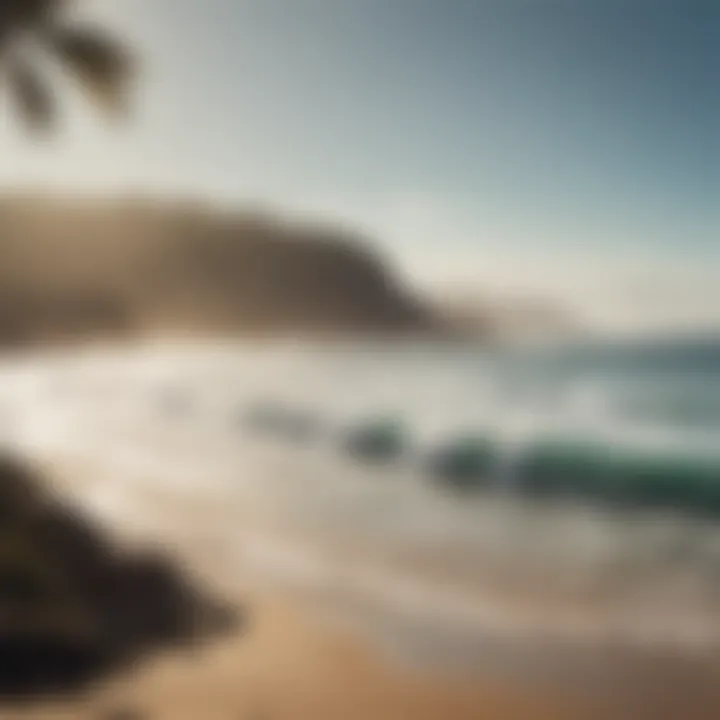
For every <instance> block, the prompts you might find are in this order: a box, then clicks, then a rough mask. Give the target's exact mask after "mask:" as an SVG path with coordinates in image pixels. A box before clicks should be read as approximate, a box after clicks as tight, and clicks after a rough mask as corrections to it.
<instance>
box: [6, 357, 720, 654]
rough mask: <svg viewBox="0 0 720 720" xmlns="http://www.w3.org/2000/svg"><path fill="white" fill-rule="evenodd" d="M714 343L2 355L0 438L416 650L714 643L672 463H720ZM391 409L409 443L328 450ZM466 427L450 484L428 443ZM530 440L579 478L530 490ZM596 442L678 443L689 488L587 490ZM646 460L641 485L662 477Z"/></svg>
mask: <svg viewBox="0 0 720 720" xmlns="http://www.w3.org/2000/svg"><path fill="white" fill-rule="evenodd" d="M718 356H720V355H718ZM683 357H685V358H689V360H687V362H685V363H684V362H683ZM712 357H713V356H712V353H710V351H709V350H707V349H706V350H705V351H704V352H700V351H699V350H698V349H697V348H696V347H693V348H690V349H688V348H686V349H685V355H683V352H681V350H677V349H676V350H675V351H674V354H673V353H671V352H670V351H669V350H668V349H667V348H662V349H661V350H658V349H657V348H649V349H647V348H646V349H642V351H641V349H638V348H603V349H602V351H600V350H598V349H595V350H593V351H592V352H590V351H583V352H579V351H577V350H574V351H568V350H565V351H562V352H560V351H551V350H546V351H544V352H542V353H540V352H537V353H535V354H532V353H529V352H525V353H524V354H523V353H515V354H512V353H506V354H498V353H496V354H490V353H487V352H483V351H480V350H479V349H472V348H467V347H465V348H462V349H460V348H449V347H437V346H435V347H432V346H420V345H416V346H410V345H407V346H404V347H388V346H384V347H381V346H343V347H339V346H335V347H319V346H315V347H307V346H303V345H300V344H297V345H293V346H288V345H275V346H264V347H259V346H255V347H251V346H243V345H224V346H223V345H217V346H209V345H205V346H194V347H193V346H184V347H181V346H174V347H170V346H155V347H150V346H148V347H143V348H135V349H125V350H118V349H116V350H107V351H102V350H93V351H87V352H85V353H82V354H79V353H68V354H67V355H62V354H56V355H55V356H53V357H49V356H46V357H32V356H28V357H25V358H22V357H19V358H15V359H13V360H7V361H6V362H5V363H4V365H3V366H2V368H0V420H2V423H3V424H2V434H1V435H2V438H3V439H4V441H5V442H6V443H7V444H9V445H11V446H15V447H22V448H24V449H25V450H27V451H29V452H32V453H35V454H38V455H41V456H43V457H48V458H52V457H53V456H63V457H68V456H71V457H77V458H79V459H82V460H84V461H86V462H87V463H88V466H89V467H92V468H93V469H94V472H96V474H97V475H98V476H102V478H103V482H100V483H98V484H97V485H96V487H95V488H94V489H93V490H92V491H90V492H89V493H88V495H87V496H86V497H85V498H84V502H85V503H86V504H89V505H91V506H92V507H93V508H94V510H95V511H96V512H98V513H100V514H105V515H107V516H108V517H111V518H115V519H118V518H121V519H123V521H126V522H132V523H134V524H136V525H138V526H142V525H143V524H144V525H145V526H146V527H147V528H148V529H150V530H154V531H156V532H160V531H161V530H162V528H164V527H166V528H167V531H168V532H169V533H171V534H172V533H175V535H176V536H177V535H179V534H184V535H185V536H187V537H191V536H194V535H198V536H200V535H202V536H203V537H205V538H207V539H208V540H211V541H212V542H214V543H216V544H217V546H218V547H220V548H222V551H223V552H224V553H226V555H227V557H229V558H230V560H231V565H234V566H236V567H237V572H238V576H242V575H243V573H247V572H248V570H249V569H252V570H253V571H254V572H255V573H256V574H257V575H258V576H262V577H264V578H267V579H271V580H272V581H274V582H281V583H284V584H286V585H288V586H293V587H296V588H300V589H302V590H303V591H305V592H310V593H316V594H317V593H320V594H322V595H323V596H324V597H325V598H333V599H334V602H335V603H336V606H338V607H342V608H345V609H346V610H349V609H352V613H351V614H354V616H355V617H356V618H358V617H364V618H365V619H366V620H367V621H368V622H370V623H371V624H374V625H375V626H376V627H382V628H387V626H388V624H390V625H391V626H392V627H393V628H395V630H396V636H397V637H396V639H401V638H405V639H406V640H408V641H411V643H410V644H414V645H418V644H420V645H422V644H423V642H422V638H423V637H424V638H426V639H428V642H429V643H430V645H431V646H433V647H438V642H437V638H439V637H442V638H445V640H446V642H445V644H444V646H445V647H446V648H447V647H454V648H455V649H456V650H457V654H458V656H462V655H466V656H468V657H470V656H473V653H472V652H471V650H472V648H473V647H477V648H487V647H488V641H489V640H492V639H494V640H498V639H500V640H502V639H503V638H505V639H513V641H515V642H517V641H526V640H529V639H531V638H532V639H533V641H534V642H541V643H550V642H555V643H559V644H582V645H586V646H597V647H600V646H603V647H607V646H613V645H618V644H626V645H628V646H634V647H650V646H652V647H654V646H658V647H665V648H667V647H670V648H684V649H688V650H693V651H707V650H708V649H715V648H717V647H718V646H719V645H720V613H719V612H718V610H719V608H720V526H719V525H718V521H717V520H716V517H715V516H714V514H713V513H703V512H698V510H702V509H703V502H704V500H703V498H705V497H707V495H704V496H702V497H700V496H699V495H698V491H697V488H696V487H694V486H693V485H692V481H690V480H686V475H683V473H686V472H688V473H689V471H687V467H691V466H693V464H694V463H696V462H697V461H698V459H702V461H703V463H706V464H707V463H709V464H710V467H711V470H710V471H709V475H708V477H709V478H710V479H709V480H708V482H710V483H712V482H715V480H714V477H715V476H714V475H713V472H715V471H714V470H713V469H712V468H714V467H715V466H714V465H713V463H715V462H718V465H717V467H719V468H720V454H719V453H718V448H720V443H718V442H717V441H718V439H720V365H717V367H716V365H715V364H714V363H713V362H711V361H710V360H711V359H712ZM709 358H710V359H709ZM699 359H700V360H702V362H700V361H699ZM258 403H260V404H262V405H264V406H266V407H274V408H276V409H277V408H279V409H282V410H283V411H288V410H298V411H302V413H305V414H308V416H309V417H310V418H315V419H317V420H318V421H319V424H318V427H319V428H320V430H319V431H318V432H317V433H313V434H310V435H308V436H304V435H300V436H294V435H292V433H291V434H288V433H283V432H280V431H278V432H273V430H272V428H270V430H269V431H268V430H267V429H265V430H263V431H260V432H258V431H257V429H255V430H253V428H248V427H246V426H245V425H243V422H242V421H239V420H238V418H241V417H242V414H243V413H244V412H245V411H247V410H248V408H252V407H253V406H256V405H257V404H258ZM384 418H393V419H396V420H398V422H401V423H402V424H403V425H404V426H405V427H406V428H407V431H408V435H409V437H410V438H411V441H412V442H411V444H410V447H409V448H408V450H407V452H404V453H403V454H402V455H401V456H400V457H398V458H395V459H394V460H393V461H392V462H387V463H379V464H378V463H373V462H363V461H362V458H360V459H358V458H356V457H350V456H348V455H347V454H346V453H345V452H344V451H343V438H344V437H345V433H346V432H347V430H348V428H351V427H357V425H358V423H363V422H366V421H368V420H378V421H380V420H381V419H384ZM467 434H470V435H472V436H474V437H479V438H484V439H489V441H490V446H491V447H492V448H493V452H494V455H493V463H492V468H491V471H490V472H489V473H487V476H486V477H483V478H482V479H481V480H479V482H478V485H479V486H482V489H478V491H477V492H465V493H462V494H458V493H454V492H452V491H451V490H450V489H448V487H447V486H446V485H445V484H443V483H442V482H440V483H438V482H431V481H430V479H429V478H428V476H427V473H425V472H423V460H424V458H425V456H426V454H427V453H428V452H431V451H432V450H433V449H434V448H436V447H439V446H442V445H443V443H446V442H447V441H449V440H452V439H453V438H458V437H462V436H465V435H467ZM538 443H546V444H547V443H551V444H553V443H554V445H553V447H555V448H557V447H560V448H561V449H562V450H563V452H566V451H567V449H568V448H569V449H573V453H574V454H573V463H574V464H568V462H566V460H563V462H564V463H565V464H564V465H562V467H561V470H562V472H563V473H565V474H566V475H567V474H568V473H570V475H569V484H570V485H571V486H572V487H573V490H574V491H573V492H569V493H568V492H560V493H554V492H553V493H550V494H549V496H543V497H542V499H539V498H538V497H534V496H531V495H527V494H524V493H523V492H521V490H522V486H523V483H524V482H526V478H527V472H528V471H527V468H526V467H525V466H524V465H523V461H524V460H526V459H527V458H528V457H529V456H530V453H531V450H532V448H533V447H536V446H537V444H538ZM587 443H590V444H591V445H592V446H593V447H598V446H599V447H602V448H610V449H611V450H612V455H613V458H615V457H623V458H624V457H626V456H627V455H628V453H629V454H630V455H633V456H635V455H637V456H641V457H643V458H646V459H647V458H650V459H651V460H652V462H653V463H655V467H667V466H668V465H669V463H670V459H668V458H671V459H676V458H682V463H684V464H682V463H681V464H680V466H679V469H678V470H677V472H675V475H674V476H673V478H672V479H671V480H672V482H673V483H675V484H676V485H677V482H678V481H677V477H676V476H677V473H680V475H681V477H680V485H679V486H680V489H681V490H682V491H683V492H682V493H681V494H680V496H679V497H680V500H679V501H678V502H676V496H675V495H674V496H673V497H672V502H670V503H665V504H664V506H660V507H654V506H652V505H653V503H648V507H645V506H644V501H645V499H647V498H649V499H652V497H651V496H652V493H650V494H648V493H647V492H645V491H644V490H643V493H645V494H642V493H641V494H640V496H639V497H638V496H637V492H635V494H634V495H633V502H632V503H624V502H617V497H615V498H614V500H615V502H610V503H608V502H604V500H606V498H603V497H600V495H602V493H600V494H598V493H597V492H596V490H597V486H598V485H600V486H602V487H605V486H606V485H607V483H608V482H611V481H612V482H616V477H617V473H618V472H620V471H618V470H617V464H615V465H613V466H612V468H613V472H614V473H615V475H612V473H611V474H609V475H608V474H605V475H603V474H599V475H597V476H594V475H592V473H593V472H596V470H592V468H591V465H590V460H592V458H590V460H588V459H587V458H586V457H585V456H584V455H583V454H582V452H581V453H580V458H579V461H578V459H577V457H576V455H577V453H576V452H575V450H577V448H584V447H585V445H584V444H587ZM566 454H567V453H566ZM563 457H565V456H563ZM586 460H587V464H586V465H583V463H584V462H586ZM673 461H675V460H673ZM593 462H594V461H593ZM623 467H624V466H623ZM568 468H569V469H568ZM557 472H558V469H557V466H554V467H553V473H555V474H554V475H553V477H556V476H557ZM622 472H625V471H624V470H623V471H622ZM643 472H644V474H641V475H640V476H638V477H640V479H641V481H642V482H643V483H645V485H647V484H648V482H649V483H650V484H652V482H653V479H654V478H655V477H658V476H657V475H656V474H655V475H653V472H655V471H654V470H653V472H650V473H649V475H648V472H647V471H646V470H643ZM576 475H577V477H576ZM591 476H592V477H593V478H594V480H593V482H594V483H595V485H594V486H592V487H591V485H592V483H590V482H589V478H590V477H591ZM622 477H623V482H624V481H625V479H626V478H625V475H623V476H622ZM648 477H649V480H648ZM687 477H688V478H689V477H691V476H690V474H688V475H687ZM706 479H707V478H706V475H702V482H703V483H705V482H706ZM564 482H565V484H566V485H567V484H568V478H564ZM629 482H630V483H631V484H632V483H636V485H635V487H637V486H638V484H637V483H639V482H640V481H636V480H635V478H634V476H633V477H631V478H630V481H629ZM662 482H666V480H662ZM717 483H718V486H719V487H720V476H719V477H718V479H717ZM623 488H624V486H623ZM621 489H622V488H621ZM700 489H701V490H703V492H707V489H706V488H705V486H703V487H702V488H700ZM711 489H712V488H711ZM623 492H625V490H623ZM713 492H714V489H713ZM151 497H152V498H155V500H154V501H150V500H149V499H148V498H151ZM623 497H624V496H622V497H621V498H620V499H621V500H622V498H623ZM688 497H689V498H691V501H688V500H687V498H688ZM158 498H160V499H158ZM163 498H164V499H163ZM180 501H182V502H185V503H186V504H188V505H189V506H190V508H191V512H190V513H185V514H183V515H182V517H180V516H179V515H175V514H173V512H171V510H170V508H171V506H172V502H180ZM203 503H204V504H205V505H207V507H208V508H211V509H210V510H207V511H206V512H204V513H201V511H200V508H201V506H203ZM193 507H195V508H196V510H197V512H196V513H195V514H194V515H193V513H192V508H193ZM201 518H202V519H201ZM173 524H174V525H173ZM430 638H434V639H433V640H432V642H430V641H429V639H430ZM453 638H455V639H454V640H453ZM448 652H449V651H448ZM450 654H452V653H450Z"/></svg>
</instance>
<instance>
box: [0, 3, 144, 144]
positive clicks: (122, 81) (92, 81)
mask: <svg viewBox="0 0 720 720" xmlns="http://www.w3.org/2000/svg"><path fill="white" fill-rule="evenodd" d="M72 4H73V3H72V2H71V1H70V0H0V69H1V70H2V72H3V75H4V79H5V81H6V87H7V89H8V91H9V95H10V98H11V100H12V101H13V102H14V104H15V106H16V108H17V110H18V114H19V116H20V119H21V120H22V122H23V123H24V125H25V126H26V127H27V128H28V129H29V130H31V131H36V132H39V131H47V130H50V129H52V128H53V127H54V126H55V124H56V120H57V117H58V113H57V103H56V99H55V96H54V93H53V91H52V87H53V86H52V83H51V82H49V80H50V79H49V78H46V77H45V74H44V73H43V72H42V71H41V66H42V63H40V62H36V63H34V62H33V60H38V61H39V60H41V59H46V58H44V57H40V56H49V58H50V59H51V60H52V61H54V62H57V64H58V65H59V66H60V67H61V68H62V69H63V70H65V71H67V72H68V73H69V74H70V75H71V76H73V77H74V78H75V79H76V80H77V81H78V82H79V84H80V87H81V88H82V89H83V90H84V91H85V94H86V95H87V96H88V97H89V98H90V100H91V101H92V102H93V103H94V104H95V105H96V106H97V108H98V109H100V110H101V111H104V112H105V113H106V114H107V115H109V116H111V117H121V116H123V115H124V114H125V112H126V111H127V109H128V104H129V103H128V101H129V96H130V92H129V90H130V85H131V82H132V79H133V77H134V62H133V59H132V57H131V54H130V52H129V51H128V49H127V47H126V46H125V45H123V43H121V42H119V41H118V40H116V39H114V38H112V37H111V36H110V35H109V34H107V33H106V32H105V31H103V30H102V29H100V28H95V27H84V26H79V27H78V26H76V25H74V24H72V23H71V22H69V21H70V18H69V15H68V12H67V10H68V8H69V6H70V5H72ZM34 55H36V56H37V57H33V56H34Z"/></svg>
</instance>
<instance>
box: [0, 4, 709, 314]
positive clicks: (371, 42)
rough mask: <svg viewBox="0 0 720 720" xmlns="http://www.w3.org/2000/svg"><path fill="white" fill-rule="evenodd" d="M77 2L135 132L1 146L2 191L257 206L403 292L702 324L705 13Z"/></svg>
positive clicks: (88, 125) (79, 112) (81, 121)
mask: <svg viewBox="0 0 720 720" xmlns="http://www.w3.org/2000/svg"><path fill="white" fill-rule="evenodd" d="M85 4H86V6H87V7H86V12H87V15H88V16H94V17H98V18H100V19H102V20H104V21H106V22H108V23H110V24H112V26H113V27H116V28H117V29H118V30H119V31H121V32H122V33H123V34H124V35H126V36H127V37H128V38H129V39H130V40H131V41H132V42H134V43H135V45H136V46H137V47H138V48H139V50H140V52H141V54H142V56H143V58H144V61H145V73H144V76H143V78H142V85H141V88H140V93H141V95H140V98H139V101H138V103H137V117H136V120H135V122H134V124H133V125H132V126H131V127H128V128H126V129H124V130H122V131H115V130H112V131H111V130H107V129H104V128H102V127H101V126H99V125H98V124H97V123H95V122H94V121H93V119H92V118H91V116H90V115H89V114H88V113H87V112H86V111H85V108H84V107H82V105H81V104H79V103H77V104H76V103H74V102H73V103H71V107H70V108H69V109H70V115H69V120H68V125H67V127H66V128H65V132H64V133H63V135H62V136H61V137H60V138H59V139H58V140H57V141H55V142H53V143H52V144H51V145H44V146H39V147H36V146H32V145H31V144H30V143H29V142H28V141H26V140H24V139H23V137H22V134H21V133H19V131H18V130H17V129H15V128H14V127H12V126H9V127H6V130H5V131H3V133H1V134H0V153H2V155H3V157H4V158H5V160H4V162H3V163H2V167H0V182H2V183H3V184H12V185H18V184H22V185H25V184H36V185H41V186H46V187H47V186H51V187H62V188H67V187H73V188H77V189H79V190H82V191H87V190H89V189H97V190H99V191H100V192H113V191H116V190H118V189H120V190H125V189H133V188H138V187H140V188H151V189H156V190H160V191H167V190H170V191H178V190H180V191H183V192H188V193H197V194H201V195H207V196H211V197H217V198H222V199H223V200H231V201H236V200H239V201H261V202H265V203H269V204H271V205H273V206H277V207H280V208H286V209H288V210H292V211H299V212H305V213H309V214H322V215H325V216H328V217H331V218H338V219H341V220H346V221H349V222H351V223H353V224H355V225H357V226H358V227H360V228H361V229H362V230H364V231H365V232H367V233H368V234H369V235H371V236H372V237H373V239H374V240H375V241H376V242H378V243H379V244H380V245H381V246H382V248H383V250H384V251H385V252H387V253H389V254H390V255H391V257H393V259H395V260H396V261H397V262H398V263H399V264H400V265H401V266H402V268H404V269H405V271H406V272H407V273H408V275H409V276H410V277H411V278H412V279H413V280H415V281H416V282H419V283H422V284H424V285H426V286H432V287H443V288H448V287H454V288H455V289H462V290H463V291H465V290H466V289H467V290H468V291H469V292H474V291H478V292H480V293H482V292H483V291H484V292H486V293H491V294H492V293H501V294H502V293H507V294H518V293H523V294H530V295H533V294H535V295H548V296H557V297H558V298H559V299H560V300H563V301H570V302H573V303H575V304H579V305H578V306H581V305H582V306H583V309H586V308H585V307H584V306H587V310H588V311H589V312H590V313H595V314H597V315H598V316H600V315H603V313H604V314H605V315H607V316H608V317H610V315H613V313H614V314H615V315H618V316H621V315H627V317H630V316H632V315H633V313H635V314H636V315H638V314H639V316H642V315H643V313H645V314H647V313H648V312H649V313H650V314H653V313H654V314H655V315H659V316H662V318H665V319H668V318H669V316H667V317H666V316H664V315H663V312H664V311H662V309H661V308H662V307H664V305H663V303H664V304H665V305H667V311H668V312H671V313H672V312H675V313H676V314H677V313H678V312H680V314H682V313H685V314H686V315H687V317H688V318H689V320H688V322H690V321H691V320H692V321H693V322H694V321H695V320H697V321H698V322H700V321H703V322H705V321H710V320H712V321H714V320H715V319H718V320H720V302H718V301H717V300H718V299H720V295H718V294H717V293H718V291H717V290H716V288H717V287H719V286H720V271H718V274H717V275H715V272H716V271H715V269H714V265H717V266H718V267H720V264H719V263H717V260H718V255H720V252H719V251H720V248H719V247H718V245H719V243H718V237H719V233H718V231H720V202H718V200H719V199H720V5H718V4H717V3H714V2H712V0H707V2H699V1H697V0H696V1H694V2H693V1H688V0H202V1H201V0H124V1H123V2H120V0H94V2H93V0H87V1H86V3H85ZM713 292H715V293H716V294H715V295H713ZM711 305H712V306H713V307H712V308H711V307H710V306H711ZM616 306H617V307H616ZM680 306H682V307H680ZM613 308H614V309H613ZM716 308H717V309H716ZM714 312H717V318H715V317H714V315H713V313H714ZM708 313H709V315H708ZM703 314H705V315H708V317H704V316H703V317H702V318H701V317H700V316H701V315H703ZM666 315H667V313H666ZM710 316H712V317H710ZM662 318H661V319H662ZM675 321H676V322H677V319H676V320H675Z"/></svg>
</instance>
